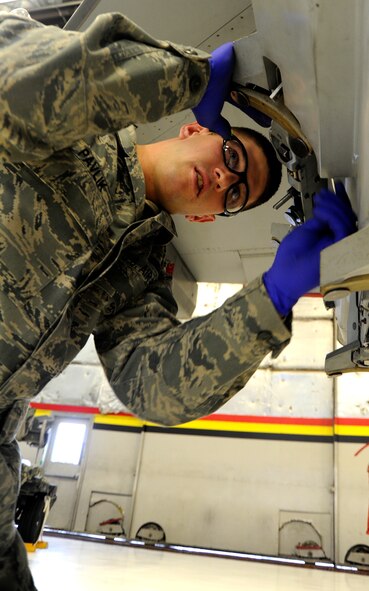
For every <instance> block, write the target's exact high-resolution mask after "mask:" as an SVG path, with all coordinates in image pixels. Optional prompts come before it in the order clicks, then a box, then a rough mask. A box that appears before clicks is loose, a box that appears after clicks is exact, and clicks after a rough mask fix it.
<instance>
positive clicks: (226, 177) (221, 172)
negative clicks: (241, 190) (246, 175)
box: [214, 166, 238, 191]
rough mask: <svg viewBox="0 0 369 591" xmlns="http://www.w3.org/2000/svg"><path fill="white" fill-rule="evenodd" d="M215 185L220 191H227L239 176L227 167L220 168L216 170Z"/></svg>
mask: <svg viewBox="0 0 369 591" xmlns="http://www.w3.org/2000/svg"><path fill="white" fill-rule="evenodd" d="M214 176H215V185H216V189H218V190H219V191H225V190H226V189H228V187H230V186H231V185H233V183H235V182H236V181H237V180H238V176H237V175H236V174H235V173H234V172H232V171H231V170H229V168H227V167H226V166H218V167H216V168H215V169H214Z"/></svg>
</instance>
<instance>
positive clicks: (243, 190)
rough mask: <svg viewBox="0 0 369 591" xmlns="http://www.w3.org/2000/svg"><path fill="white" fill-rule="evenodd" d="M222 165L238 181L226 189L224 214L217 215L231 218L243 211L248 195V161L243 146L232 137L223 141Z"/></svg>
mask: <svg viewBox="0 0 369 591" xmlns="http://www.w3.org/2000/svg"><path fill="white" fill-rule="evenodd" d="M223 160H224V164H225V165H226V167H227V168H228V170H230V171H231V172H233V173H234V174H236V175H237V176H238V177H239V180H238V181H236V182H235V183H233V185H231V186H230V187H228V189H227V191H226V194H225V198H224V212H223V213H221V214H218V215H223V216H227V217H228V216H231V215H236V214H237V213H240V212H241V211H243V210H244V209H245V207H246V205H247V201H248V199H249V195H250V187H249V184H248V181H247V169H248V165H249V160H248V157H247V152H246V148H245V146H244V145H243V144H242V142H240V140H239V139H238V138H237V137H236V136H235V135H232V136H231V138H230V139H229V140H223Z"/></svg>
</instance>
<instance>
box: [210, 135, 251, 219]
mask: <svg viewBox="0 0 369 591" xmlns="http://www.w3.org/2000/svg"><path fill="white" fill-rule="evenodd" d="M230 140H232V141H234V142H236V144H238V145H239V146H240V148H241V152H242V154H243V157H244V158H245V163H246V165H245V170H243V171H242V172H238V170H233V168H230V167H229V166H228V164H227V162H226V146H227V144H228V142H229V141H230ZM222 154H223V161H224V164H225V166H226V167H227V170H230V171H231V172H233V174H236V175H237V176H238V177H239V180H238V181H236V182H235V183H232V185H230V186H229V187H228V189H227V190H226V194H225V196H224V211H223V213H218V214H217V215H219V216H225V217H231V216H234V215H237V214H239V213H241V212H242V211H244V210H245V208H246V205H247V202H248V200H249V197H250V186H249V183H248V180H247V172H248V168H249V158H248V155H247V151H246V148H245V146H244V145H243V143H242V142H241V140H239V139H238V137H237V136H235V135H233V134H232V135H231V136H230V137H229V138H228V139H227V140H225V139H224V138H223V146H222ZM241 183H243V184H244V185H245V188H246V198H245V202H244V204H243V205H242V207H241V208H240V209H239V210H238V211H233V212H232V211H228V209H227V196H228V194H229V191H231V189H233V188H234V187H236V186H237V185H239V184H241Z"/></svg>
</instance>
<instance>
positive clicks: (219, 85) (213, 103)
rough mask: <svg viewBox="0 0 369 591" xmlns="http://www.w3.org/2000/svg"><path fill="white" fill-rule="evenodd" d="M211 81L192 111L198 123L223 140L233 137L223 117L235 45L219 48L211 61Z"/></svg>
mask: <svg viewBox="0 0 369 591" xmlns="http://www.w3.org/2000/svg"><path fill="white" fill-rule="evenodd" d="M209 63H210V79H209V82H208V86H207V89H206V91H205V94H204V96H203V97H202V99H201V101H200V102H199V104H198V105H197V107H195V108H194V109H192V111H193V113H194V115H195V117H196V119H197V121H198V123H200V125H202V126H203V127H207V128H208V129H210V131H215V132H216V133H219V135H221V136H222V137H223V138H225V139H229V138H230V137H231V126H230V125H229V123H228V121H226V119H224V117H222V116H221V114H220V113H221V111H222V109H223V105H224V101H225V100H226V98H227V97H228V94H229V89H230V85H231V81H232V74H233V67H234V51H233V43H231V42H230V43H225V44H224V45H221V46H220V47H218V48H217V49H216V50H215V51H213V53H212V54H211V57H210V59H209Z"/></svg>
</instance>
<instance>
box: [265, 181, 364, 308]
mask: <svg viewBox="0 0 369 591" xmlns="http://www.w3.org/2000/svg"><path fill="white" fill-rule="evenodd" d="M336 190H337V193H336V194H335V193H332V192H331V191H328V190H327V189H323V190H322V191H320V192H319V193H318V194H317V195H315V197H314V210H313V217H312V218H311V219H310V220H308V221H307V222H305V223H304V224H302V225H301V226H298V227H297V228H295V229H294V230H293V231H292V232H291V233H290V234H288V235H287V236H286V237H285V238H284V239H283V240H282V242H281V244H280V246H279V248H278V251H277V254H276V257H275V260H274V262H273V265H272V266H271V268H270V269H269V271H267V272H266V273H264V276H263V281H264V285H265V287H266V290H267V292H268V294H269V297H270V299H271V300H272V302H273V304H274V306H275V308H276V309H277V311H278V312H279V313H280V314H281V316H286V315H287V314H289V312H290V311H291V309H292V307H293V306H294V304H295V303H296V302H297V300H298V299H299V298H300V297H301V296H303V295H304V294H305V293H307V292H308V291H310V290H311V289H313V288H314V287H316V286H317V285H319V277H320V253H321V251H322V250H323V249H324V248H326V247H327V246H330V245H331V244H334V243H335V242H338V240H341V239H342V238H345V237H346V236H349V234H352V233H353V232H355V231H356V227H357V218H356V215H355V213H354V211H353V210H352V208H351V204H350V201H349V198H348V196H347V194H346V191H345V189H344V186H343V185H342V184H341V183H339V184H337V187H336Z"/></svg>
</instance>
